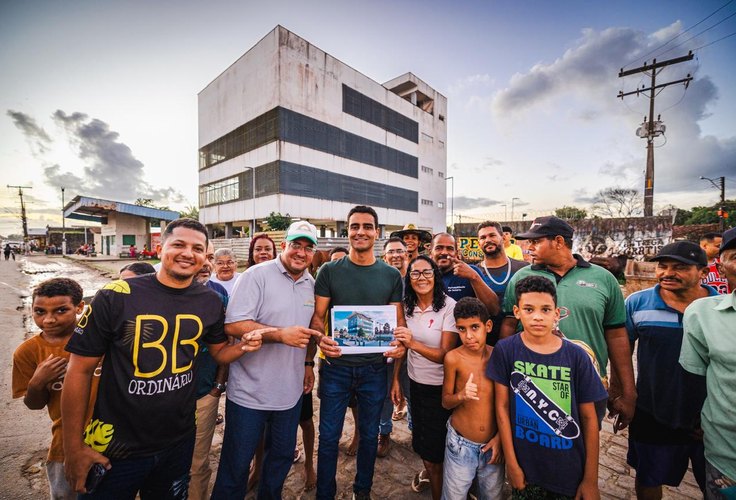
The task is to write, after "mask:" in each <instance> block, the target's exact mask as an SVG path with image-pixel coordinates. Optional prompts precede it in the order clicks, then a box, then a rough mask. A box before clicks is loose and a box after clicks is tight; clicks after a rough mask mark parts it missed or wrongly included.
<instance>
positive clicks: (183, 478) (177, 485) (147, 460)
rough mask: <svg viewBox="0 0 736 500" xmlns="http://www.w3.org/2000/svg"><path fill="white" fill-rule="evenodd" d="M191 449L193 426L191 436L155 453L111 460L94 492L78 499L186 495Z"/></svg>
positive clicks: (170, 499)
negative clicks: (137, 495) (138, 494)
mask: <svg viewBox="0 0 736 500" xmlns="http://www.w3.org/2000/svg"><path fill="white" fill-rule="evenodd" d="M192 453H194V430H192V433H191V435H190V436H187V437H186V438H184V439H182V440H181V441H179V442H177V443H175V444H174V445H173V446H171V447H170V448H167V449H165V450H162V451H160V452H158V453H156V454H155V455H151V456H148V457H142V458H127V459H113V460H110V464H111V465H112V467H111V468H110V470H108V471H107V473H106V474H105V476H104V477H103V478H102V481H100V483H99V485H98V486H97V488H95V491H94V493H91V494H80V495H79V496H78V497H77V498H79V499H80V500H93V499H100V500H103V499H104V500H108V499H110V500H127V499H129V500H133V499H135V496H136V494H137V493H138V492H140V495H141V500H146V499H152V500H158V499H166V500H179V499H182V500H183V499H185V498H187V497H188V495H189V467H190V466H191V465H192Z"/></svg>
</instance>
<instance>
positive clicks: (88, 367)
mask: <svg viewBox="0 0 736 500" xmlns="http://www.w3.org/2000/svg"><path fill="white" fill-rule="evenodd" d="M162 239H163V247H162V251H161V262H162V266H161V269H160V270H159V271H158V272H157V273H156V274H148V275H144V276H139V277H136V278H131V279H129V280H128V281H124V280H119V281H113V282H111V283H109V284H108V285H106V286H105V287H103V289H101V290H100V291H99V292H98V293H97V295H96V296H95V298H94V299H93V300H92V304H91V306H90V307H89V308H88V309H87V310H86V312H85V314H84V315H83V316H82V318H81V320H80V321H79V324H78V325H77V327H76V329H75V335H73V336H72V338H71V339H70V340H69V343H68V344H67V347H66V349H67V350H68V351H70V352H71V353H72V355H71V358H70V360H69V365H68V369H67V374H66V378H65V384H64V385H65V390H64V392H63V393H62V400H61V414H62V421H63V422H64V426H63V430H64V433H63V436H64V454H65V456H66V463H65V468H66V476H67V479H68V480H69V483H70V484H71V485H72V486H73V487H74V489H75V490H76V491H78V492H80V493H85V492H86V486H85V479H86V478H87V474H88V472H89V470H90V469H91V468H92V466H93V465H94V464H101V465H103V466H104V467H105V469H107V472H106V473H105V476H104V477H103V479H102V481H101V482H100V483H99V485H98V486H97V488H96V489H95V491H94V493H93V494H88V495H85V498H112V497H114V498H126V499H127V498H129V499H131V500H132V499H134V498H135V497H136V494H138V493H139V492H140V494H141V497H142V498H177V499H178V498H186V497H187V490H188V483H189V467H190V465H191V460H192V450H193V447H194V429H195V415H194V413H195V400H196V384H195V383H193V379H194V373H195V371H197V368H198V362H199V359H198V356H197V354H198V352H199V350H200V347H199V345H198V343H197V341H198V339H200V338H201V339H202V340H204V342H205V343H206V344H207V347H208V348H209V352H210V354H211V355H212V357H213V358H214V359H215V360H216V361H217V362H218V363H219V364H226V363H230V362H231V361H233V360H235V359H238V358H239V357H240V356H242V355H243V354H244V353H246V352H250V351H254V350H257V349H259V348H260V346H261V334H262V333H263V332H259V331H256V332H252V333H251V334H249V335H248V336H245V337H244V338H243V340H242V341H241V342H240V343H238V344H234V345H226V342H225V340H226V337H225V334H224V331H223V322H224V317H225V314H224V308H223V304H222V301H221V300H220V298H219V297H218V295H217V294H216V293H215V292H213V291H212V290H210V289H209V288H207V287H205V286H204V285H202V284H200V283H198V282H196V281H194V280H193V278H194V277H195V276H196V275H197V273H198V272H199V270H200V268H201V267H202V265H203V263H204V260H205V255H206V250H207V243H208V241H207V231H206V229H205V227H204V226H203V225H202V224H200V223H199V222H197V221H195V220H193V219H177V220H175V221H173V222H172V223H171V224H169V225H168V226H167V227H166V229H165V231H164V232H163V234H162ZM103 356H104V361H103V375H102V376H101V377H100V388H99V392H98V396H97V401H96V403H95V409H94V413H93V415H92V421H91V422H90V423H87V422H84V407H85V405H84V404H82V403H80V402H82V401H87V400H88V398H89V387H90V380H91V378H92V375H93V372H94V370H95V368H96V367H97V364H98V362H99V361H100V359H101V358H102V357H103ZM86 424H87V425H86ZM85 425H86V428H85Z"/></svg>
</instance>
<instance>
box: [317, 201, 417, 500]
mask: <svg viewBox="0 0 736 500" xmlns="http://www.w3.org/2000/svg"><path fill="white" fill-rule="evenodd" d="M347 221H348V224H347V225H348V239H349V241H350V252H349V253H348V255H347V257H346V258H342V259H340V260H336V261H332V262H328V263H326V264H325V265H324V266H322V269H321V270H320V272H319V274H318V275H317V283H316V284H315V290H314V291H315V305H314V315H313V316H312V323H311V326H312V328H314V329H315V330H318V331H320V332H324V331H325V318H326V317H328V313H329V309H330V307H331V306H378V305H380V306H385V305H390V306H393V307H394V308H395V309H396V325H397V326H406V322H405V321H404V311H403V307H402V305H401V298H402V285H401V275H400V274H399V272H398V271H397V270H396V269H395V268H393V267H391V266H389V265H388V264H386V263H385V262H383V261H381V260H377V259H376V257H375V255H374V254H373V245H374V243H375V241H376V236H377V234H378V214H376V211H375V210H374V209H373V208H371V207H367V206H364V205H358V206H356V207H353V208H352V209H351V210H350V212H348V217H347ZM327 331H328V332H331V331H332V325H330V326H329V328H328V329H327ZM391 345H394V346H395V348H394V349H393V350H391V351H388V352H385V353H383V355H382V354H381V353H371V354H349V355H345V356H342V355H341V354H342V352H341V349H340V347H339V346H338V344H337V342H336V341H335V340H334V339H332V338H330V337H327V336H323V337H322V339H321V342H320V349H321V350H322V353H323V354H324V355H325V357H326V358H325V360H324V361H325V362H324V363H322V366H321V368H320V384H319V392H320V415H319V417H320V418H319V420H320V422H319V452H318V457H317V498H318V499H333V498H335V494H336V492H337V482H336V480H335V477H336V475H337V453H338V443H339V441H340V436H341V435H342V427H343V423H344V420H345V410H346V409H347V406H348V401H349V399H350V396H351V395H352V394H355V395H356V398H357V404H358V425H359V427H360V441H359V444H358V456H357V463H356V473H355V481H354V483H353V498H357V499H368V498H370V491H371V487H372V486H373V470H374V466H375V462H376V450H377V447H378V424H379V421H380V415H381V407H382V405H383V401H384V399H385V398H386V387H387V380H386V362H385V359H384V358H385V357H393V358H400V357H403V356H404V354H405V353H406V349H405V347H404V346H403V344H400V343H398V342H397V341H393V342H392V343H391Z"/></svg>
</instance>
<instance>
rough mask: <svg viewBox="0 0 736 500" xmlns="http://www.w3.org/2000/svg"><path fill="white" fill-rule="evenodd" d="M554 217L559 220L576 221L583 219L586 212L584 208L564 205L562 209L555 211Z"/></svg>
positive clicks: (586, 214)
mask: <svg viewBox="0 0 736 500" xmlns="http://www.w3.org/2000/svg"><path fill="white" fill-rule="evenodd" d="M555 216H557V217H559V218H560V219H565V220H571V221H576V220H582V219H585V218H586V217H587V216H588V211H587V210H585V209H584V208H578V207H569V206H567V205H565V206H564V207H562V208H556V209H555Z"/></svg>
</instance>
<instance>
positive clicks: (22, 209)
mask: <svg viewBox="0 0 736 500" xmlns="http://www.w3.org/2000/svg"><path fill="white" fill-rule="evenodd" d="M7 186H8V187H9V188H18V196H20V221H21V223H22V224H23V241H24V242H27V241H28V218H27V217H26V204H25V203H24V202H23V190H24V189H33V188H32V187H30V186H11V185H10V184H7Z"/></svg>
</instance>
